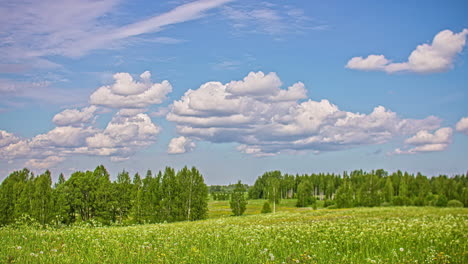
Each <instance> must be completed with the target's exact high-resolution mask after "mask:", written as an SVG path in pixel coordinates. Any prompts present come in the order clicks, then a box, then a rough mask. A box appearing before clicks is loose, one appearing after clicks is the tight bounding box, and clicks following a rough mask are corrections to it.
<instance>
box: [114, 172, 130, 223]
mask: <svg viewBox="0 0 468 264" xmlns="http://www.w3.org/2000/svg"><path fill="white" fill-rule="evenodd" d="M114 188H115V198H116V199H115V200H116V202H117V213H118V218H119V220H118V221H119V222H120V223H122V221H123V219H124V218H126V217H127V216H128V214H129V211H130V208H131V206H132V182H131V181H130V175H129V174H128V172H127V171H125V170H123V171H122V172H120V173H119V174H118V175H117V181H116V182H115V183H114Z"/></svg>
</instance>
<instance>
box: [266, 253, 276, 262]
mask: <svg viewBox="0 0 468 264" xmlns="http://www.w3.org/2000/svg"><path fill="white" fill-rule="evenodd" d="M268 256H270V260H271V261H275V256H274V255H273V254H272V253H270V254H269V255H268Z"/></svg>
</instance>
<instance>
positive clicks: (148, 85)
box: [90, 71, 172, 108]
mask: <svg viewBox="0 0 468 264" xmlns="http://www.w3.org/2000/svg"><path fill="white" fill-rule="evenodd" d="M113 77H114V80H115V83H114V84H113V85H106V86H102V87H100V88H98V89H97V90H96V91H95V92H94V93H92V94H91V96H90V103H91V104H93V105H100V106H105V107H111V108H145V107H147V106H149V105H153V104H160V103H162V102H163V101H164V100H165V99H166V95H167V94H168V93H170V92H171V91H172V86H171V84H170V83H169V82H168V81H163V82H161V83H152V82H151V74H150V73H149V72H148V71H146V72H144V73H142V74H141V75H140V79H141V82H138V81H135V80H134V79H133V77H132V76H131V75H130V74H129V73H116V74H114V76H113Z"/></svg>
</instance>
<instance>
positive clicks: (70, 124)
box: [0, 72, 171, 169]
mask: <svg viewBox="0 0 468 264" xmlns="http://www.w3.org/2000/svg"><path fill="white" fill-rule="evenodd" d="M114 77H115V83H114V84H113V85H110V86H103V87H100V88H98V89H97V90H96V91H95V92H94V93H93V94H92V95H91V100H90V101H91V103H92V105H90V106H87V107H83V108H81V109H66V110H64V111H62V112H60V113H58V114H56V115H55V116H54V117H53V119H52V121H53V122H54V123H55V125H57V127H55V128H54V129H52V130H50V131H48V132H47V133H44V134H39V135H36V136H34V137H32V138H29V139H28V138H25V139H21V138H19V137H17V136H15V135H13V134H11V133H8V132H6V131H1V130H0V158H1V159H2V160H10V161H12V160H18V159H24V160H26V163H25V165H26V166H29V167H33V168H39V169H42V168H49V167H51V166H54V165H55V164H57V163H59V162H62V161H63V160H65V159H66V158H67V157H69V156H72V155H91V156H105V157H110V158H111V160H112V161H122V160H126V159H128V158H129V157H130V156H132V155H134V154H135V152H136V151H138V150H139V149H141V148H144V147H146V146H149V145H151V144H153V143H154V142H156V136H157V135H158V134H159V132H160V128H159V127H158V126H157V125H155V124H154V123H153V122H152V120H151V118H150V117H149V116H148V115H147V114H145V113H144V112H145V111H146V110H144V109H140V108H138V107H146V106H149V105H153V104H158V103H161V102H162V101H163V100H164V98H165V95H166V94H167V93H168V92H170V90H171V85H170V83H169V82H167V81H164V82H162V83H161V84H153V83H152V82H151V79H150V77H151V74H150V73H149V72H144V73H143V74H141V75H140V77H141V78H142V82H135V81H133V78H132V77H131V75H130V74H128V73H118V74H116V75H115V76H114ZM102 91H108V92H109V93H110V94H111V95H112V96H109V97H101V96H99V95H100V94H101V93H102ZM115 96H122V98H121V99H120V100H121V102H120V103H119V102H118V101H116V99H115ZM93 98H94V99H93ZM97 105H99V106H101V107H102V106H105V107H112V108H117V109H119V111H117V113H115V115H114V116H113V118H112V119H111V121H110V122H109V123H108V124H107V126H106V127H105V128H104V129H100V128H97V127H95V126H94V125H95V124H94V122H93V121H94V120H95V119H96V118H97V116H96V113H97V112H98V111H97V110H98V106H97ZM127 107H128V108H127Z"/></svg>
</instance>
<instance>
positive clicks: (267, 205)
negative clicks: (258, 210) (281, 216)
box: [262, 201, 271, 214]
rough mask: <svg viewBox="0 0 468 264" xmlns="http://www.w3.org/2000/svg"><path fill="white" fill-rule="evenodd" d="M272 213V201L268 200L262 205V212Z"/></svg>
mask: <svg viewBox="0 0 468 264" xmlns="http://www.w3.org/2000/svg"><path fill="white" fill-rule="evenodd" d="M266 213H271V207H270V203H269V202H268V201H266V202H265V203H264V204H263V207H262V214H266Z"/></svg>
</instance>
